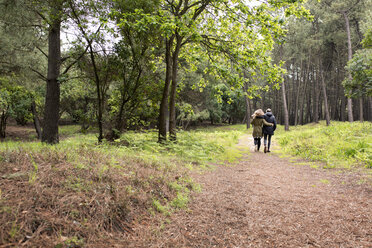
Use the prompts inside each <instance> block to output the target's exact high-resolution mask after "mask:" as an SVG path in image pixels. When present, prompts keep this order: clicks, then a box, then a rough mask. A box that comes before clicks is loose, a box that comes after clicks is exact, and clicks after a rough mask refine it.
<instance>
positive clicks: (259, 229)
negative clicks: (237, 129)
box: [132, 139, 372, 247]
mask: <svg viewBox="0 0 372 248" xmlns="http://www.w3.org/2000/svg"><path fill="white" fill-rule="evenodd" d="M244 140H245V142H241V145H245V146H250V143H249V144H248V139H244ZM195 177H196V181H198V182H199V183H200V184H201V185H202V188H203V191H202V193H199V194H195V195H194V198H193V202H192V204H191V205H190V208H189V210H188V211H186V212H185V211H180V212H179V213H176V214H173V215H172V216H171V217H170V224H167V225H165V228H163V230H162V231H160V232H158V233H148V234H147V235H141V236H142V238H144V236H145V237H146V238H145V240H143V239H142V242H143V243H141V244H139V243H132V244H133V246H134V247H372V187H371V185H368V184H357V183H356V182H357V181H358V177H357V176H355V175H352V174H344V173H342V174H340V173H339V174H335V173H334V171H326V170H319V169H313V168H310V167H309V166H304V165H295V164H293V163H290V162H289V161H288V159H284V158H279V157H278V156H277V155H274V154H272V153H270V154H264V153H263V152H258V153H255V152H251V154H250V156H249V157H247V158H245V159H243V160H242V161H241V162H240V163H239V164H238V165H237V166H234V167H225V166H220V167H218V169H216V170H214V171H211V172H207V173H205V174H203V175H195Z"/></svg>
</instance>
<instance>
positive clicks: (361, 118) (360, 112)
mask: <svg viewBox="0 0 372 248" xmlns="http://www.w3.org/2000/svg"><path fill="white" fill-rule="evenodd" d="M359 120H360V122H363V121H364V116H363V98H362V97H361V98H359Z"/></svg>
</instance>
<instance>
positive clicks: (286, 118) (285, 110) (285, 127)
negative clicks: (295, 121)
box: [282, 81, 289, 131]
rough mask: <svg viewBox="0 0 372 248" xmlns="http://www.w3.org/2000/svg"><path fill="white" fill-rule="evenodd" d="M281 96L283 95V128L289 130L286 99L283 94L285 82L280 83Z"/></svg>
mask: <svg viewBox="0 0 372 248" xmlns="http://www.w3.org/2000/svg"><path fill="white" fill-rule="evenodd" d="M282 97H283V112H284V130H285V131H289V120H288V118H289V117H288V108H287V100H286V96H285V83H284V81H283V83H282Z"/></svg>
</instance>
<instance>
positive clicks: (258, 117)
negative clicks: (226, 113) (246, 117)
mask: <svg viewBox="0 0 372 248" xmlns="http://www.w3.org/2000/svg"><path fill="white" fill-rule="evenodd" d="M252 117H253V120H252V121H251V124H252V125H253V133H252V136H253V138H254V146H255V151H256V152H258V151H259V150H260V146H261V138H262V127H263V126H265V125H269V126H272V125H273V124H272V123H268V122H266V121H265V119H264V112H263V111H262V109H257V110H256V111H255V112H254V114H253V115H252Z"/></svg>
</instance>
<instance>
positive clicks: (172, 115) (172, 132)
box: [169, 34, 182, 141]
mask: <svg viewBox="0 0 372 248" xmlns="http://www.w3.org/2000/svg"><path fill="white" fill-rule="evenodd" d="M181 44H182V37H181V36H179V35H178V34H176V47H175V49H174V52H173V56H172V85H171V92H170V99H169V139H170V140H172V141H176V140H177V127H176V96H177V71H178V56H179V53H180V50H181Z"/></svg>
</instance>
